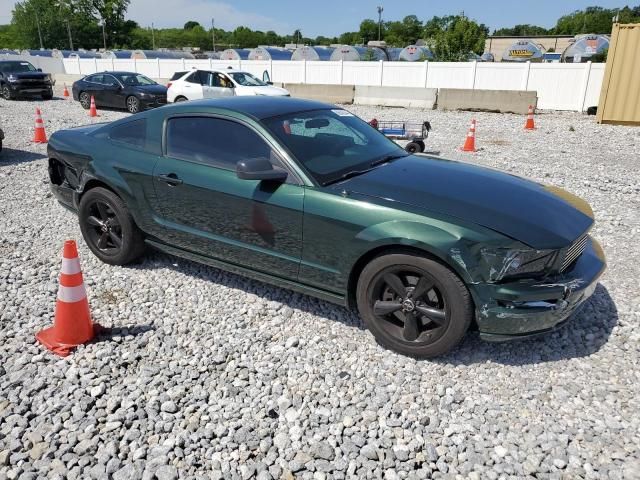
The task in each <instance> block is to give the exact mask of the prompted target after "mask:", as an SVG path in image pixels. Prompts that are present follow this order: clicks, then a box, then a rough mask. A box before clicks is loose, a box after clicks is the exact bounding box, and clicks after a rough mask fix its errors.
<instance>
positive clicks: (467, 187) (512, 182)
mask: <svg viewBox="0 0 640 480" xmlns="http://www.w3.org/2000/svg"><path fill="white" fill-rule="evenodd" d="M338 188H339V189H340V190H344V189H346V190H347V191H350V192H356V193H359V194H361V195H365V196H368V197H372V198H378V199H380V200H384V201H391V202H399V203H403V204H407V205H412V206H414V207H418V208H420V209H424V210H425V211H430V212H434V213H439V214H443V215H447V216H452V217H457V218H460V219H462V220H464V221H467V222H473V223H475V224H477V225H481V226H483V227H487V228H490V229H492V230H495V231H497V232H499V233H502V234H503V235H507V236H509V237H511V238H514V239H516V240H519V241H521V242H523V243H525V244H527V245H529V246H531V247H533V248H536V249H556V248H562V247H566V246H567V245H569V244H570V243H571V242H573V241H574V240H576V239H577V238H578V237H579V236H580V235H582V234H583V233H584V232H585V231H586V230H588V229H589V227H590V226H591V225H592V224H593V211H592V210H591V207H589V205H588V204H587V203H586V202H585V201H584V200H582V199H580V198H578V197H576V196H574V195H572V194H570V193H568V192H566V191H565V190H562V189H560V188H557V187H551V186H545V185H541V184H538V183H535V182H532V181H530V180H526V179H524V178H520V177H517V176H514V175H510V174H507V173H503V172H500V171H497V170H492V169H488V168H482V167H477V166H474V165H469V164H465V163H460V162H454V161H450V160H443V159H437V158H430V157H425V156H416V155H411V156H408V157H405V158H401V159H399V160H396V161H393V162H391V163H389V164H386V165H383V166H381V167H378V168H375V169H373V170H371V171H369V172H367V173H365V174H362V175H360V176H357V177H353V178H351V179H349V180H346V181H345V182H342V183H340V184H339V186H338Z"/></svg>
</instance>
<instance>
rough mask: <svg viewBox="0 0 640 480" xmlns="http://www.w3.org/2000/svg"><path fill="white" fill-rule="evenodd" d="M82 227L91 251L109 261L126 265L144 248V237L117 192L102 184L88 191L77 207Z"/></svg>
mask: <svg viewBox="0 0 640 480" xmlns="http://www.w3.org/2000/svg"><path fill="white" fill-rule="evenodd" d="M78 220H79V221H80V230H81V231H82V236H83V237H84V240H85V242H86V243H87V245H88V246H89V248H90V249H91V251H92V252H93V253H94V254H95V255H96V256H97V257H98V258H99V259H100V260H102V261H103V262H105V263H108V264H110V265H125V264H127V263H130V262H132V261H133V260H135V259H137V258H138V257H140V256H141V255H142V253H143V252H144V238H143V236H142V232H140V230H139V229H138V227H137V226H136V224H135V223H134V221H133V218H132V217H131V214H130V213H129V211H128V210H127V207H126V206H125V204H124V202H123V201H122V200H121V199H120V197H118V196H117V195H116V194H115V193H113V192H112V191H110V190H107V189H105V188H102V187H97V188H93V189H91V190H89V191H88V192H86V193H85V194H84V195H83V196H82V198H81V200H80V208H79V210H78Z"/></svg>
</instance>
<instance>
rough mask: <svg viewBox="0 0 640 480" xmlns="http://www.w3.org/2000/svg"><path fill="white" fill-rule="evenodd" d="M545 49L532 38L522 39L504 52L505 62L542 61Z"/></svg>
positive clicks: (503, 59)
mask: <svg viewBox="0 0 640 480" xmlns="http://www.w3.org/2000/svg"><path fill="white" fill-rule="evenodd" d="M543 56H544V51H543V50H542V48H541V47H539V46H537V45H536V44H534V43H533V42H532V41H531V40H520V41H519V42H516V43H514V44H513V45H511V46H510V47H509V48H507V49H506V50H505V51H504V53H503V54H502V61H503V62H541V61H542V57H543Z"/></svg>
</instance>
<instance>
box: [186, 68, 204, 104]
mask: <svg viewBox="0 0 640 480" xmlns="http://www.w3.org/2000/svg"><path fill="white" fill-rule="evenodd" d="M182 94H183V95H184V96H185V97H187V99H188V100H200V99H202V98H204V88H203V87H202V81H201V80H200V71H199V70H196V71H195V72H193V73H192V74H191V75H188V76H187V77H186V78H185V79H184V80H183V81H182Z"/></svg>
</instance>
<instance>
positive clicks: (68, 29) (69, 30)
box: [65, 18, 73, 51]
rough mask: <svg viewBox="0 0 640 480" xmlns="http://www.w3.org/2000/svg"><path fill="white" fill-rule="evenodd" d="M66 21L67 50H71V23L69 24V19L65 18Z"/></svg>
mask: <svg viewBox="0 0 640 480" xmlns="http://www.w3.org/2000/svg"><path fill="white" fill-rule="evenodd" d="M65 21H66V23H67V33H68V34H69V50H71V51H73V39H72V38H71V25H70V24H69V19H68V18H67V19H66V20H65Z"/></svg>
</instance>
